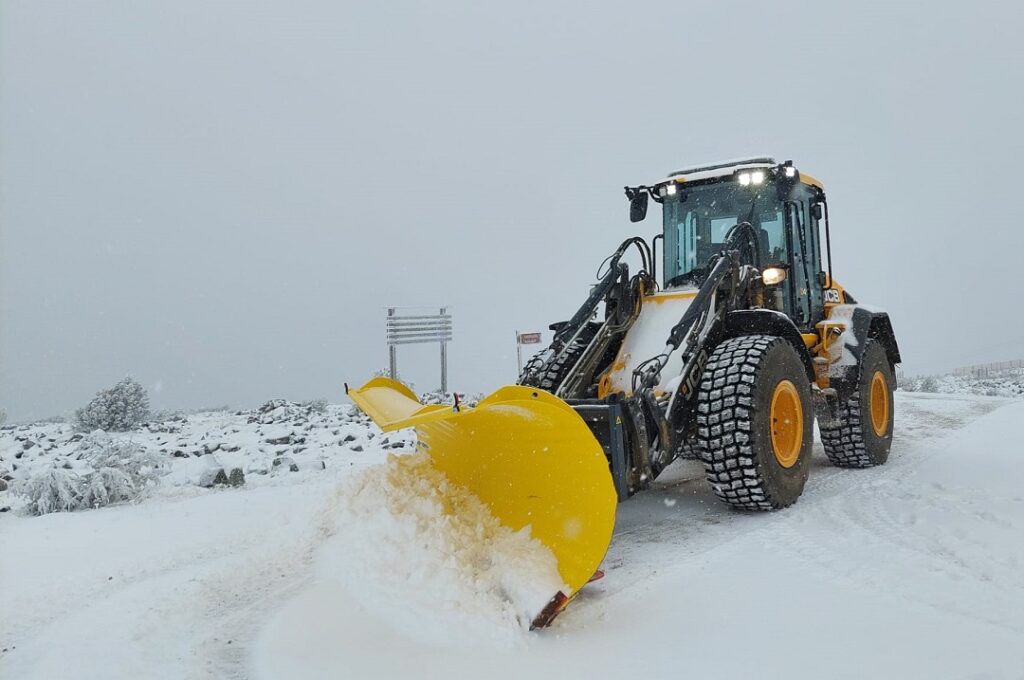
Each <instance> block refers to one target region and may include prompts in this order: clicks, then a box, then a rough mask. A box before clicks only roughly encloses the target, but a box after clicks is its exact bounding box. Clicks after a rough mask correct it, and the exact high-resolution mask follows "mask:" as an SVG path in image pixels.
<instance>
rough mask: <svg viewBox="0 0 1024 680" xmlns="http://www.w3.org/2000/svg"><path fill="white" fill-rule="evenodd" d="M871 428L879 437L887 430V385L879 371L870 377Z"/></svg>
mask: <svg viewBox="0 0 1024 680" xmlns="http://www.w3.org/2000/svg"><path fill="white" fill-rule="evenodd" d="M871 427H872V428H873V429H874V431H875V434H876V435H878V436H879V437H881V436H884V435H885V433H886V431H887V430H888V429H889V385H888V384H887V383H886V382H885V376H884V375H882V372H881V371H875V374H874V375H873V376H871Z"/></svg>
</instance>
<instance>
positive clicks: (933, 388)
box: [919, 375, 939, 393]
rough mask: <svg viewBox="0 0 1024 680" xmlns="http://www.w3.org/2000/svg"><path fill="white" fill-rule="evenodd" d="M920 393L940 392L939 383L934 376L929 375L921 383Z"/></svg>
mask: <svg viewBox="0 0 1024 680" xmlns="http://www.w3.org/2000/svg"><path fill="white" fill-rule="evenodd" d="M919 391H921V392H931V393H934V392H938V391H939V381H938V380H936V379H935V376H934V375H929V376H927V377H926V378H925V379H924V380H922V381H921V387H920V388H919Z"/></svg>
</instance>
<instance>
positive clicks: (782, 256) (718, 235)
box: [626, 157, 831, 330]
mask: <svg viewBox="0 0 1024 680" xmlns="http://www.w3.org/2000/svg"><path fill="white" fill-rule="evenodd" d="M626 194H627V196H629V198H630V203H631V205H630V217H631V219H632V221H634V222H636V221H639V220H640V219H643V217H644V215H645V214H646V204H647V197H648V195H649V196H650V197H651V198H653V199H654V200H655V202H657V203H661V204H662V219H663V232H662V234H661V235H660V236H659V237H656V238H663V239H664V260H663V261H664V269H663V271H664V287H665V288H666V289H671V288H678V287H681V286H694V285H696V286H699V285H700V284H701V283H702V282H703V280H704V278H705V277H706V275H707V273H708V264H709V260H710V259H711V257H712V256H713V255H716V254H717V253H719V252H720V251H721V249H722V246H723V244H724V243H725V242H726V240H727V238H728V236H729V234H730V231H731V230H732V228H733V227H734V226H736V225H737V224H741V223H744V222H746V223H749V224H750V225H751V226H752V227H753V229H754V233H755V234H756V235H757V249H756V250H757V252H755V253H749V254H748V255H747V257H748V259H750V260H751V261H749V262H744V263H743V264H749V265H752V266H754V267H757V268H758V269H759V270H760V271H761V272H762V273H765V271H766V270H772V271H770V272H769V273H768V274H767V275H765V276H764V279H765V284H766V285H767V294H766V297H765V306H766V307H769V308H772V309H776V310H778V311H781V312H785V313H786V314H787V315H788V316H789V317H790V318H791V319H793V321H794V323H796V325H797V327H799V328H801V329H805V330H809V329H812V328H813V327H814V324H815V323H817V322H818V321H821V320H822V319H823V318H824V306H823V291H824V284H825V280H826V279H825V273H824V271H823V266H822V258H821V240H822V235H821V233H820V230H819V227H820V223H821V222H825V227H826V233H825V242H826V252H827V251H828V234H827V226H828V225H827V214H828V212H827V208H826V204H825V191H824V187H822V185H821V183H820V182H818V181H817V180H816V179H814V178H812V177H810V176H808V175H806V174H803V173H800V172H798V171H797V169H796V168H795V167H793V164H792V162H790V161H787V162H786V163H782V164H779V163H777V162H776V161H775V160H774V159H772V158H768V157H760V158H752V159H747V160H741V161H732V162H727V163H720V164H717V165H709V166H700V167H694V168H688V169H685V170H679V171H677V172H674V173H672V174H671V175H669V177H668V179H666V180H663V181H661V182H658V183H656V184H654V185H652V186H649V187H647V186H643V187H635V188H627V189H626ZM829 269H831V267H830V268H829ZM780 277H781V280H779V281H778V282H777V283H774V285H768V284H769V282H770V281H771V280H773V278H775V279H778V278H780Z"/></svg>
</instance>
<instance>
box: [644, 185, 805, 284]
mask: <svg viewBox="0 0 1024 680" xmlns="http://www.w3.org/2000/svg"><path fill="white" fill-rule="evenodd" d="M663 214H664V221H665V282H666V284H668V285H671V284H673V283H679V279H682V278H685V277H687V276H688V275H697V276H699V275H700V274H701V273H702V272H703V271H704V268H705V266H706V265H707V262H708V258H710V257H711V256H712V255H713V254H715V253H717V252H718V251H719V250H720V249H721V245H722V244H723V243H724V242H725V237H726V234H728V233H729V229H731V228H732V227H733V225H735V224H737V223H738V222H750V224H752V225H753V226H754V229H755V230H757V233H758V235H759V237H760V238H759V241H760V247H761V262H762V264H766V263H769V262H781V261H785V260H786V259H787V258H786V238H785V229H784V228H783V215H782V204H781V202H780V201H779V198H778V194H777V193H776V189H775V185H774V184H773V183H772V182H765V183H763V184H759V185H756V186H741V185H740V184H739V183H738V182H735V181H730V182H718V183H715V184H705V185H703V186H692V185H690V186H687V185H685V184H683V185H680V186H679V190H678V192H677V193H676V194H675V195H674V196H668V197H666V198H665V202H664V204H663Z"/></svg>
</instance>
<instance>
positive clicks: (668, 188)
mask: <svg viewBox="0 0 1024 680" xmlns="http://www.w3.org/2000/svg"><path fill="white" fill-rule="evenodd" d="M665 193H666V194H668V195H669V196H675V194H676V183H675V182H672V183H671V184H669V185H668V186H666V187H665Z"/></svg>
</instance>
